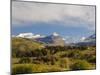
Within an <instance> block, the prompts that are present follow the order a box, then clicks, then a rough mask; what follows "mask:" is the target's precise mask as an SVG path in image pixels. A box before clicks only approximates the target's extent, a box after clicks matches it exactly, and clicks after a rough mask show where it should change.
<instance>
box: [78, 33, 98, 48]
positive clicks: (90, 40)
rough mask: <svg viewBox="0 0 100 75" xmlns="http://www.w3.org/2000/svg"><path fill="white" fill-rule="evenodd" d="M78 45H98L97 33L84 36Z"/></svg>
mask: <svg viewBox="0 0 100 75" xmlns="http://www.w3.org/2000/svg"><path fill="white" fill-rule="evenodd" d="M77 45H81V46H84V45H85V46H86V45H87V46H88V45H89V46H95V45H96V34H93V35H91V36H89V37H87V38H83V40H82V41H81V42H78V43H77Z"/></svg>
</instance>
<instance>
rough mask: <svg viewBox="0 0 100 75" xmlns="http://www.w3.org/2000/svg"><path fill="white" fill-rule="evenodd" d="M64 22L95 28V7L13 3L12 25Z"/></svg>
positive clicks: (65, 23)
mask: <svg viewBox="0 0 100 75" xmlns="http://www.w3.org/2000/svg"><path fill="white" fill-rule="evenodd" d="M55 21H56V22H62V23H64V25H66V26H69V24H70V25H75V26H77V25H78V26H79V24H82V23H84V24H86V25H84V24H83V25H84V26H85V27H87V28H91V29H93V28H94V27H95V7H94V6H78V5H67V4H66V5H65V4H46V3H34V2H18V1H13V2H12V24H13V25H16V26H20V25H27V23H31V22H45V23H48V22H55Z"/></svg>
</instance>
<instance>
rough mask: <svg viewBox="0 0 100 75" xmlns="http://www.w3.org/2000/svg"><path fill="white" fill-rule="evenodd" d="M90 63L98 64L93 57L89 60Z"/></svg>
mask: <svg viewBox="0 0 100 75" xmlns="http://www.w3.org/2000/svg"><path fill="white" fill-rule="evenodd" d="M88 61H89V62H90V63H96V56H91V57H90V58H89V59H88Z"/></svg>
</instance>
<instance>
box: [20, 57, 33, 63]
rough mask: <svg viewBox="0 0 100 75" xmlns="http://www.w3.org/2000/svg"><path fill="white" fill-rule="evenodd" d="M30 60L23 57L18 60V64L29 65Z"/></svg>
mask: <svg viewBox="0 0 100 75" xmlns="http://www.w3.org/2000/svg"><path fill="white" fill-rule="evenodd" d="M30 62H31V59H30V58H29V57H23V58H21V59H20V61H19V63H30Z"/></svg>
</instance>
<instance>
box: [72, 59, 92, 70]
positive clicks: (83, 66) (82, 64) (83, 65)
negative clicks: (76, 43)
mask: <svg viewBox="0 0 100 75" xmlns="http://www.w3.org/2000/svg"><path fill="white" fill-rule="evenodd" d="M71 69H72V70H88V69H91V64H90V63H88V62H87V61H85V60H78V61H76V62H75V63H74V64H73V65H72V66H71Z"/></svg>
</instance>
